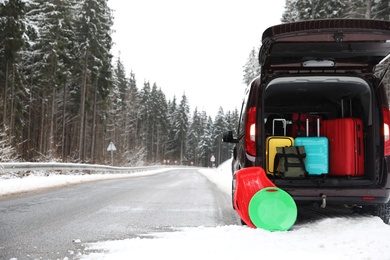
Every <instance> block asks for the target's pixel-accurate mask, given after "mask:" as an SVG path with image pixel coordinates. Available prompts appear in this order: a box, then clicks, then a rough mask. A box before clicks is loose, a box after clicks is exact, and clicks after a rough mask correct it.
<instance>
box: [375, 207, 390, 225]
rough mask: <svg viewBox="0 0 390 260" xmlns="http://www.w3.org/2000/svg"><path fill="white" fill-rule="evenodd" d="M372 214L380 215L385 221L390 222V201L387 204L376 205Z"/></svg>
mask: <svg viewBox="0 0 390 260" xmlns="http://www.w3.org/2000/svg"><path fill="white" fill-rule="evenodd" d="M372 215H374V216H378V217H380V218H381V219H382V220H383V222H385V223H386V224H389V220H390V202H388V203H386V204H380V205H376V206H375V207H374V210H373V212H372Z"/></svg>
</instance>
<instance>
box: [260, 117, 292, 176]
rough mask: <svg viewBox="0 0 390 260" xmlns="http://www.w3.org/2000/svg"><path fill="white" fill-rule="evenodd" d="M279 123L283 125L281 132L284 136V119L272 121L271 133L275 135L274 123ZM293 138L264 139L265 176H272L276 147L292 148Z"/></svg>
mask: <svg viewBox="0 0 390 260" xmlns="http://www.w3.org/2000/svg"><path fill="white" fill-rule="evenodd" d="M276 122H281V123H282V124H283V126H282V127H283V132H284V135H286V125H287V123H286V120H285V119H273V122H272V132H273V134H274V133H275V123H276ZM293 145H294V138H292V137H288V136H274V135H272V136H269V137H267V139H266V148H265V149H266V169H267V174H274V173H275V172H274V160H275V155H276V153H277V151H276V147H286V146H293Z"/></svg>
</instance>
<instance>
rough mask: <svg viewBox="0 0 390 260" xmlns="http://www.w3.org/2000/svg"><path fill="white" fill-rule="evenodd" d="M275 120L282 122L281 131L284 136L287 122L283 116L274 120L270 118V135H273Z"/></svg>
mask: <svg viewBox="0 0 390 260" xmlns="http://www.w3.org/2000/svg"><path fill="white" fill-rule="evenodd" d="M275 121H280V122H282V123H283V132H284V136H286V126H287V122H286V119H284V118H275V119H274V120H272V135H275Z"/></svg>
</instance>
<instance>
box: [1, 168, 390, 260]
mask: <svg viewBox="0 0 390 260" xmlns="http://www.w3.org/2000/svg"><path fill="white" fill-rule="evenodd" d="M162 171H164V169H162V170H154V171H149V172H143V173H133V174H130V175H131V176H134V175H149V174H157V173H159V172H162ZM199 174H202V175H204V176H206V177H207V178H208V179H209V180H210V181H211V182H213V183H215V184H216V185H217V187H218V188H219V189H221V191H223V192H225V193H227V194H230V185H231V184H230V182H231V173H230V161H227V162H225V163H224V164H222V165H221V166H220V167H218V168H216V169H211V168H200V169H199ZM130 175H129V176H130ZM123 177H124V175H123V174H113V175H109V174H96V175H74V176H72V175H51V176H48V177H47V176H39V175H32V176H29V177H24V178H16V177H13V178H11V177H10V176H8V177H7V176H4V175H3V177H2V179H1V180H0V196H5V195H7V194H11V193H20V192H26V191H29V190H36V189H43V188H47V187H53V186H58V187H60V186H67V185H72V184H77V183H82V182H87V181H93V180H102V179H110V178H123ZM145 235H147V238H145ZM389 238H390V226H389V225H386V224H384V223H383V222H382V220H381V219H380V218H378V217H371V216H355V215H353V216H350V217H333V218H323V219H320V220H315V221H309V222H307V223H300V224H296V225H295V226H293V228H292V229H291V230H289V231H286V232H269V231H265V230H261V229H252V228H249V227H247V226H241V225H230V226H218V227H202V226H200V227H196V228H183V229H177V231H176V232H167V233H158V234H143V236H142V237H139V238H134V239H125V240H117V241H100V242H98V243H93V244H90V243H88V242H86V241H78V242H79V243H82V244H84V245H85V246H86V250H85V252H83V253H82V254H81V253H80V254H76V255H75V256H74V259H232V260H233V259H251V258H253V257H256V258H258V259H265V258H271V257H272V259H285V258H288V259H313V258H315V259H332V258H333V259H372V260H376V259H378V260H383V259H390V243H389V241H388V239H389ZM75 241H77V238H75Z"/></svg>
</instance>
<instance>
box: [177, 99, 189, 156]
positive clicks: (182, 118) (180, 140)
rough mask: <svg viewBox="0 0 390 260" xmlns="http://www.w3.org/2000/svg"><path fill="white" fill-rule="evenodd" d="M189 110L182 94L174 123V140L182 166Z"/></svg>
mask: <svg viewBox="0 0 390 260" xmlns="http://www.w3.org/2000/svg"><path fill="white" fill-rule="evenodd" d="M189 112H190V108H189V104H188V100H187V97H186V95H185V94H183V96H182V99H181V101H180V104H179V107H178V109H177V117H176V119H177V121H176V122H175V129H176V135H175V140H176V142H177V144H179V145H180V159H179V161H180V164H183V162H184V160H186V158H185V149H186V147H185V146H186V141H187V131H188V127H189V118H188V115H189Z"/></svg>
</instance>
